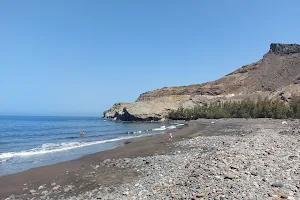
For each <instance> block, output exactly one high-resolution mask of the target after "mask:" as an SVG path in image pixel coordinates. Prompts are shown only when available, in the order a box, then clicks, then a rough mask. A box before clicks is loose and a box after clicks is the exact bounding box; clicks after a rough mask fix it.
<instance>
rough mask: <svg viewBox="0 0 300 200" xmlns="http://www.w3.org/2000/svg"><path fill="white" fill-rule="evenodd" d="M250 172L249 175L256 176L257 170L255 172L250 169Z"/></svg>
mask: <svg viewBox="0 0 300 200" xmlns="http://www.w3.org/2000/svg"><path fill="white" fill-rule="evenodd" d="M250 173H251V175H253V176H257V175H258V172H257V171H251V172H250Z"/></svg>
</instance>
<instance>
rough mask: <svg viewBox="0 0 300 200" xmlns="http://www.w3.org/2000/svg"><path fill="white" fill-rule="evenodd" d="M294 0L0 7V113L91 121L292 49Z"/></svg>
mask: <svg viewBox="0 0 300 200" xmlns="http://www.w3.org/2000/svg"><path fill="white" fill-rule="evenodd" d="M299 9H300V1H299V0H289V1H282V0H281V1H279V0H264V1H261V0H251V1H241V0H230V1H223V0H218V1H216V0H203V1H202V0H187V1H177V0H163V1H161V0H150V1H144V0H134V1H131V0H127V1H124V0H110V1H101V0H87V1H83V0H81V1H79V0H64V1H61V0H51V1H40V0H36V1H33V0H26V1H22V0H19V1H14V0H12V1H1V3H0V74H1V78H0V114H2V115H8V114H9V115H93V116H101V115H102V111H104V110H105V109H107V108H109V107H110V106H111V105H112V104H113V103H114V102H119V101H134V100H136V98H137V97H138V95H139V94H140V93H142V92H146V91H149V90H153V89H157V88H160V87H164V86H176V85H188V84H194V83H202V82H206V81H211V80H214V79H217V78H220V77H222V76H224V75H225V74H227V73H229V72H231V71H233V70H235V69H236V68H239V67H241V66H242V65H244V64H248V63H251V62H255V61H257V60H259V59H260V58H261V57H262V55H263V54H264V53H266V52H267V51H268V49H269V45H270V43H271V42H281V43H300V37H299V33H300V14H299V13H300V10H299Z"/></svg>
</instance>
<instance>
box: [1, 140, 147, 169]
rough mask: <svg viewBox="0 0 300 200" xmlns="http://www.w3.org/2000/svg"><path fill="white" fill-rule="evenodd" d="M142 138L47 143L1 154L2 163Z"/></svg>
mask: <svg viewBox="0 0 300 200" xmlns="http://www.w3.org/2000/svg"><path fill="white" fill-rule="evenodd" d="M140 136H142V135H140ZM140 136H127V137H118V138H113V139H109V140H100V141H93V142H62V143H46V144H43V145H41V146H39V147H36V148H33V149H28V150H24V151H19V152H6V153H0V163H2V162H5V161H6V160H7V159H11V158H13V157H26V156H34V155H41V154H47V153H55V152H61V151H67V150H71V149H75V148H80V147H86V146H91V145H95V144H103V143H107V142H115V141H120V140H126V139H131V138H135V137H140Z"/></svg>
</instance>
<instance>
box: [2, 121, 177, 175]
mask: <svg viewBox="0 0 300 200" xmlns="http://www.w3.org/2000/svg"><path fill="white" fill-rule="evenodd" d="M182 125H183V124H176V123H175V124H162V123H126V122H122V123H121V122H120V123H117V122H113V121H107V120H104V119H102V118H95V117H23V116H22V117H21V116H20V117H19V116H0V176H3V175H7V174H13V173H17V172H21V171H25V170H27V169H31V168H34V167H39V166H45V165H49V164H55V163H59V162H63V161H68V160H74V159H77V158H80V157H82V156H84V155H87V154H91V153H95V152H99V151H104V150H108V149H112V148H116V147H117V146H118V145H119V144H120V143H121V142H123V141H125V140H127V139H130V138H135V137H141V136H146V135H151V134H158V133H161V132H163V131H165V130H167V129H175V128H179V127H181V126H182ZM80 131H84V133H85V134H84V136H80Z"/></svg>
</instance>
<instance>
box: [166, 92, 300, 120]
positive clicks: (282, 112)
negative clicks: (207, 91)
mask: <svg viewBox="0 0 300 200" xmlns="http://www.w3.org/2000/svg"><path fill="white" fill-rule="evenodd" d="M167 117H168V118H169V119H172V120H191V119H199V118H208V119H219V118H274V119H286V118H300V96H296V95H293V96H292V97H291V101H290V102H289V104H286V103H284V102H283V101H279V100H270V99H268V98H265V99H262V98H259V99H258V100H256V101H254V100H250V99H246V100H242V101H238V102H218V103H212V104H210V105H204V106H196V107H194V108H191V109H184V108H179V109H177V110H172V111H170V112H169V113H168V116H167Z"/></svg>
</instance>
